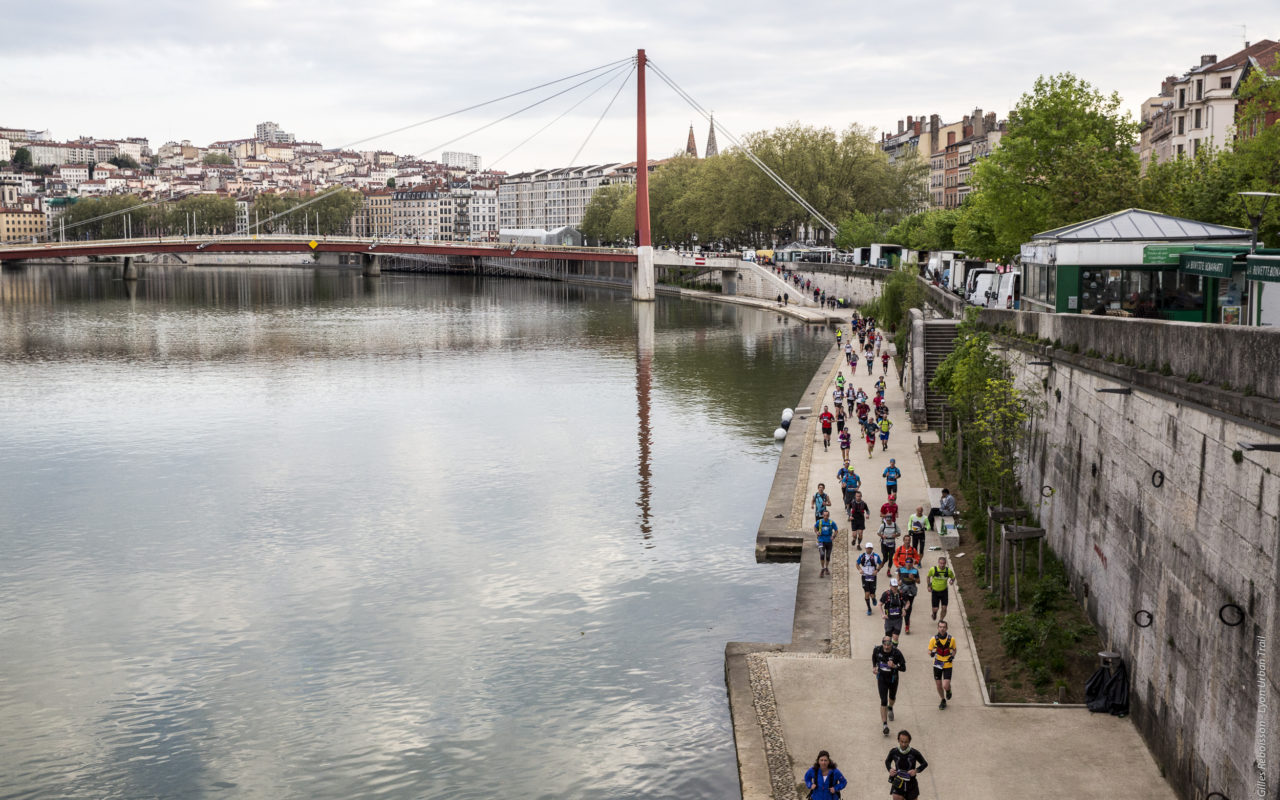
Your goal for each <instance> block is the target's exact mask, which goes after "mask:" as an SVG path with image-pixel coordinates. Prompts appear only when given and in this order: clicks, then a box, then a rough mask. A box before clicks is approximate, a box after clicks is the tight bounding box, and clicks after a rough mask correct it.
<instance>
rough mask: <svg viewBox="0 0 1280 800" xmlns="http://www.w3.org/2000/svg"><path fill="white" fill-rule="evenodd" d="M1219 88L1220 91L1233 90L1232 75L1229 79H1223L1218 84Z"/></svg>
mask: <svg viewBox="0 0 1280 800" xmlns="http://www.w3.org/2000/svg"><path fill="white" fill-rule="evenodd" d="M1218 88H1219V89H1230V88H1231V76H1230V75H1228V76H1227V77H1225V78H1223V79H1222V80H1221V81H1220V82H1219V83H1218Z"/></svg>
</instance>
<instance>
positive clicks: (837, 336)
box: [814, 292, 844, 345]
mask: <svg viewBox="0 0 1280 800" xmlns="http://www.w3.org/2000/svg"><path fill="white" fill-rule="evenodd" d="M814 299H815V300H816V299H818V297H817V292H815V293H814ZM843 338H844V333H842V332H841V330H840V329H839V328H836V344H837V345H839V344H840V341H841V340H842V339H843Z"/></svg>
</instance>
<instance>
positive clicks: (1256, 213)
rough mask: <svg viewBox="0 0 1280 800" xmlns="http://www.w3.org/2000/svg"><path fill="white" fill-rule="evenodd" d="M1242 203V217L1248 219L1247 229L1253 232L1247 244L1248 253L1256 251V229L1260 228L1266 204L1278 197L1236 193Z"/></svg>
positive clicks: (1266, 194)
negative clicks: (1250, 240)
mask: <svg viewBox="0 0 1280 800" xmlns="http://www.w3.org/2000/svg"><path fill="white" fill-rule="evenodd" d="M1236 194H1238V195H1240V198H1241V200H1242V201H1243V202H1244V215H1245V216H1246V217H1248V218H1249V227H1250V228H1251V229H1252V230H1253V241H1252V242H1250V244H1249V252H1250V253H1252V252H1254V251H1255V250H1257V249H1258V228H1260V227H1262V215H1263V214H1265V213H1266V211H1267V203H1270V202H1271V198H1273V197H1280V194H1276V193H1275V192H1236Z"/></svg>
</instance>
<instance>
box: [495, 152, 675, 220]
mask: <svg viewBox="0 0 1280 800" xmlns="http://www.w3.org/2000/svg"><path fill="white" fill-rule="evenodd" d="M659 163H660V162H651V163H650V168H649V169H650V171H651V172H652V171H653V169H654V168H655V167H656V166H657V165H658V164H659ZM610 183H635V165H634V164H616V163H611V164H594V165H590V166H585V167H563V168H561V169H544V170H536V171H534V172H521V173H519V174H516V175H509V176H507V177H506V178H504V179H503V181H502V183H501V185H499V187H498V220H499V228H501V229H503V230H511V229H517V228H518V229H530V228H539V229H543V230H550V229H552V228H563V227H566V226H568V227H571V228H576V227H578V226H579V225H581V224H582V215H583V214H584V213H586V210H587V204H588V203H590V202H591V197H592V195H594V194H595V193H596V190H597V189H599V188H600V187H601V186H606V185H608V184H610Z"/></svg>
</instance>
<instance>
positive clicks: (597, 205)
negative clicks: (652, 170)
mask: <svg viewBox="0 0 1280 800" xmlns="http://www.w3.org/2000/svg"><path fill="white" fill-rule="evenodd" d="M635 196H636V190H635V187H634V186H629V185H627V184H625V183H614V184H610V185H608V186H602V187H600V188H599V189H597V190H596V192H595V194H593V195H591V200H590V202H588V203H587V207H586V209H585V210H584V211H583V214H582V235H583V236H585V237H586V238H587V239H589V240H591V241H593V242H596V243H597V244H620V243H622V242H623V241H625V240H626V239H627V238H628V237H630V236H632V235H633V234H634V229H635V221H634V220H635V207H636V206H635ZM624 206H629V207H630V209H631V214H632V216H631V220H632V221H631V222H630V223H627V222H626V221H625V220H624V219H622V217H623V216H625V212H622V213H619V209H620V208H623V207H624ZM615 215H617V216H618V217H619V219H618V223H619V225H625V227H623V228H619V227H616V226H615V225H614V224H613V223H614V216H615Z"/></svg>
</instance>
